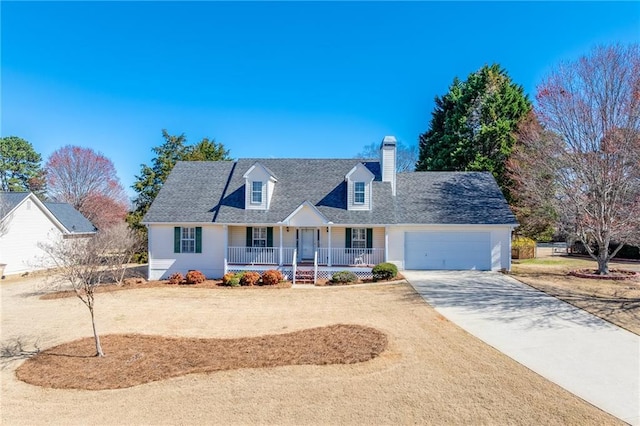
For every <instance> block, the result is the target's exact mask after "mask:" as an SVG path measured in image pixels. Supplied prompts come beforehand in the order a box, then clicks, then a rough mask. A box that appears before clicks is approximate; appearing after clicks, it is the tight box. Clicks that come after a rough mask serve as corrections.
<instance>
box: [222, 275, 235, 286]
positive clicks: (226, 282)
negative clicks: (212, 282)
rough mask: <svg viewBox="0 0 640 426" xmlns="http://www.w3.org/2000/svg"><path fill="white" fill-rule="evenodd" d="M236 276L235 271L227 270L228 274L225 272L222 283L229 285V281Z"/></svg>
mask: <svg viewBox="0 0 640 426" xmlns="http://www.w3.org/2000/svg"><path fill="white" fill-rule="evenodd" d="M235 276H236V274H234V273H233V272H227V273H226V274H224V276H223V277H222V285H229V281H231V279H232V278H233V277H235Z"/></svg>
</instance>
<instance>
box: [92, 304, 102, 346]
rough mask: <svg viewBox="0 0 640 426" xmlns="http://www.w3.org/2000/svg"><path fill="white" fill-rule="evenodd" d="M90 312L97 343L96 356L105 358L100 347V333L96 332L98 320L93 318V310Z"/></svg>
mask: <svg viewBox="0 0 640 426" xmlns="http://www.w3.org/2000/svg"><path fill="white" fill-rule="evenodd" d="M89 312H91V326H92V327H93V338H94V339H95V341H96V356H104V352H102V345H100V336H98V332H97V331H96V320H95V318H94V316H93V308H89Z"/></svg>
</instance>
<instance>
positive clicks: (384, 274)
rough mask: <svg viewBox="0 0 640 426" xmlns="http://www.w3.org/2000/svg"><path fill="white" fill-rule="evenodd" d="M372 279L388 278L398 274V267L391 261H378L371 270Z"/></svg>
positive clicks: (381, 279)
mask: <svg viewBox="0 0 640 426" xmlns="http://www.w3.org/2000/svg"><path fill="white" fill-rule="evenodd" d="M371 273H372V274H373V280H374V281H383V280H390V279H392V278H394V277H395V276H396V275H398V267H397V266H396V265H394V264H393V263H387V262H383V263H378V264H377V265H376V266H374V267H373V269H372V270H371Z"/></svg>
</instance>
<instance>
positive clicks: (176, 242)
mask: <svg viewBox="0 0 640 426" xmlns="http://www.w3.org/2000/svg"><path fill="white" fill-rule="evenodd" d="M181 232H182V229H181V228H180V227H179V226H176V227H174V228H173V252H174V253H180V238H181V235H180V233H181Z"/></svg>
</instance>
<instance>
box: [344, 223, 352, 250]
mask: <svg viewBox="0 0 640 426" xmlns="http://www.w3.org/2000/svg"><path fill="white" fill-rule="evenodd" d="M344 247H345V248H351V228H346V229H345V233H344Z"/></svg>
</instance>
